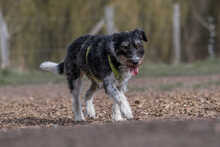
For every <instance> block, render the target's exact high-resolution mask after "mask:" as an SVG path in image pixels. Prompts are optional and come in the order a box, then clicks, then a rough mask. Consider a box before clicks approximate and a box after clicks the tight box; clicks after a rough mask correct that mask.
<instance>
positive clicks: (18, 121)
mask: <svg viewBox="0 0 220 147" xmlns="http://www.w3.org/2000/svg"><path fill="white" fill-rule="evenodd" d="M92 122H93V121H92V120H87V121H82V122H76V121H74V120H73V119H71V118H67V117H62V118H57V119H45V118H39V117H22V118H8V119H4V120H1V125H2V126H3V127H4V126H13V127H29V126H40V127H57V126H74V125H88V124H91V123H92Z"/></svg>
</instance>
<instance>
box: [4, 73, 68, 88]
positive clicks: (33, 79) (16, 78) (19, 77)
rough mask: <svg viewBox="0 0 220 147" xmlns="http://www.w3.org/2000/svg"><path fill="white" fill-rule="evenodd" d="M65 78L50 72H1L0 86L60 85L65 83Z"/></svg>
mask: <svg viewBox="0 0 220 147" xmlns="http://www.w3.org/2000/svg"><path fill="white" fill-rule="evenodd" d="M63 79H64V77H63V76H58V75H53V74H52V73H48V72H41V71H32V72H18V71H16V70H9V69H6V70H0V86H4V85H18V84H19V85H21V84H39V83H46V82H51V83H58V82H61V81H63Z"/></svg>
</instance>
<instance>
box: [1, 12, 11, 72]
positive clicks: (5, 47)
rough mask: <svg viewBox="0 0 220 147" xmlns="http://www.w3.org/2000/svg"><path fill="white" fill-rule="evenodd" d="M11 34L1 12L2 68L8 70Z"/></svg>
mask: <svg viewBox="0 0 220 147" xmlns="http://www.w3.org/2000/svg"><path fill="white" fill-rule="evenodd" d="M9 37H10V36H9V33H8V28H7V25H6V22H5V20H4V18H3V15H2V13H1V11H0V39H1V67H2V68H3V69H4V68H7V67H8V66H9V64H10V62H9V43H8V41H9Z"/></svg>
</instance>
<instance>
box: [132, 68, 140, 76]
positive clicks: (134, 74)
mask: <svg viewBox="0 0 220 147" xmlns="http://www.w3.org/2000/svg"><path fill="white" fill-rule="evenodd" d="M138 72H139V68H138V67H135V68H131V73H132V75H133V76H136V75H137V74H138Z"/></svg>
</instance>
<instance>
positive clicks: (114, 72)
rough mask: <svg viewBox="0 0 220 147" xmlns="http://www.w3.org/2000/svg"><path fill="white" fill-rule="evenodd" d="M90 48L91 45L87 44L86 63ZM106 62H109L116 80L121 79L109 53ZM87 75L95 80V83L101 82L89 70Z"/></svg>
mask: <svg viewBox="0 0 220 147" xmlns="http://www.w3.org/2000/svg"><path fill="white" fill-rule="evenodd" d="M90 50H91V47H90V46H89V47H88V48H87V50H86V64H87V65H88V55H89V52H90ZM108 63H109V65H110V67H111V70H112V72H113V74H114V76H115V78H116V79H118V80H121V79H122V77H121V75H120V74H119V72H118V70H117V69H116V68H115V66H114V64H113V63H112V60H111V57H110V56H109V55H108ZM87 75H88V76H89V77H90V78H91V79H93V80H94V81H95V82H97V83H100V82H102V81H101V80H100V79H98V78H97V77H96V76H95V75H94V74H93V73H92V72H91V71H90V72H88V73H87Z"/></svg>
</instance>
